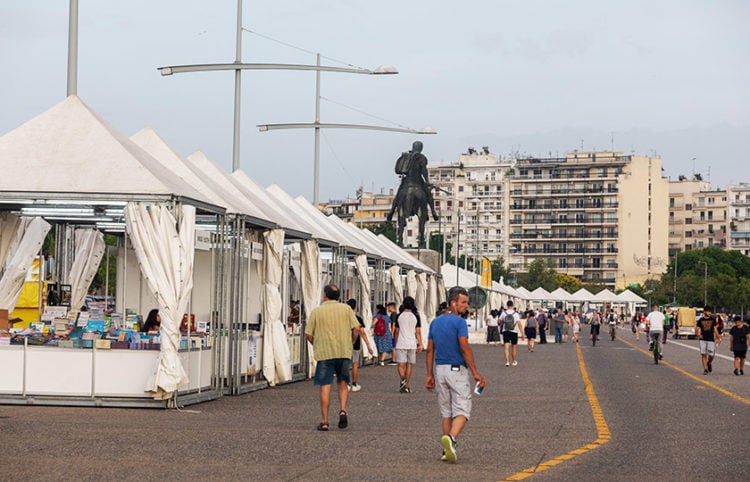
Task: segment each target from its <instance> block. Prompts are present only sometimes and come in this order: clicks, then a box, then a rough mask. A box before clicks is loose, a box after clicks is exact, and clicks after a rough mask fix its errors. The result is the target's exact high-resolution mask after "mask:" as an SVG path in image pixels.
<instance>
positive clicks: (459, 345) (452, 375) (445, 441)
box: [425, 286, 487, 464]
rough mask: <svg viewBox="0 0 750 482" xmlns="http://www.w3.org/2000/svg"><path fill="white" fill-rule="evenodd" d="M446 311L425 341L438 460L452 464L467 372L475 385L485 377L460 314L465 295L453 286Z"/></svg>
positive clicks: (467, 398)
mask: <svg viewBox="0 0 750 482" xmlns="http://www.w3.org/2000/svg"><path fill="white" fill-rule="evenodd" d="M448 303H449V310H448V313H446V314H443V315H440V316H438V317H437V318H435V319H434V320H433V321H432V323H431V324H430V331H429V336H428V342H427V380H426V381H425V387H426V388H427V390H430V391H432V390H435V391H436V392H437V396H438V405H439V406H440V414H441V415H442V418H443V421H442V425H443V436H442V438H441V439H440V443H441V444H442V446H443V456H442V458H441V460H443V461H446V462H450V463H452V464H455V463H456V459H457V455H456V438H458V435H459V434H460V433H461V430H463V428H464V426H465V425H466V422H468V421H469V416H470V414H471V393H472V390H473V387H472V383H471V381H470V379H469V372H471V375H472V376H473V378H474V380H475V381H476V382H478V383H479V386H481V387H484V386H485V385H487V380H486V379H485V378H484V376H482V374H480V373H479V371H477V367H476V365H475V364H474V353H473V352H472V351H471V347H470V346H469V330H468V329H467V326H466V320H464V319H463V318H461V316H460V315H462V314H463V313H465V312H466V310H467V308H468V307H469V294H468V293H467V292H466V290H465V289H464V288H461V287H460V286H456V287H453V288H451V289H450V291H449V292H448Z"/></svg>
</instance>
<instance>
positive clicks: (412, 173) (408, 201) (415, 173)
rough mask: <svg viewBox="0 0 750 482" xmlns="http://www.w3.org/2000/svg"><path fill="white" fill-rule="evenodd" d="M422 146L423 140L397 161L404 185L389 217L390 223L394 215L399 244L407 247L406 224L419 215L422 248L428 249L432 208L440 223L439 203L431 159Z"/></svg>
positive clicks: (397, 167) (397, 169)
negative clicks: (427, 228) (427, 231)
mask: <svg viewBox="0 0 750 482" xmlns="http://www.w3.org/2000/svg"><path fill="white" fill-rule="evenodd" d="M422 147H423V146H422V143H421V142H420V141H416V142H414V144H412V149H411V151H409V152H404V153H402V154H401V157H399V158H398V159H397V160H396V174H398V175H399V176H400V177H401V183H400V184H399V186H398V191H396V196H395V197H394V198H393V205H392V206H391V211H390V212H389V213H388V216H387V217H386V222H388V223H390V222H391V221H392V219H393V215H394V214H395V215H396V220H397V226H398V229H397V239H398V245H399V246H402V247H403V245H404V227H405V226H406V221H407V220H408V219H409V218H410V217H412V216H414V215H416V216H417V218H418V219H419V247H420V248H425V247H426V243H425V224H426V223H427V217H428V216H429V214H430V213H429V212H428V211H427V210H428V208H429V210H430V211H431V212H432V218H433V219H434V220H435V221H437V220H438V215H437V213H436V212H435V202H434V200H433V198H432V189H433V187H434V186H433V185H432V184H430V175H429V173H428V172H427V158H426V157H425V156H424V154H422Z"/></svg>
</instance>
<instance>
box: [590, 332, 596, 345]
mask: <svg viewBox="0 0 750 482" xmlns="http://www.w3.org/2000/svg"><path fill="white" fill-rule="evenodd" d="M591 343H593V345H594V346H596V332H594V336H592V337H591Z"/></svg>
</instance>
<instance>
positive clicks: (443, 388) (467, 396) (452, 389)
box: [435, 365, 473, 420]
mask: <svg viewBox="0 0 750 482" xmlns="http://www.w3.org/2000/svg"><path fill="white" fill-rule="evenodd" d="M471 380H472V378H471V377H470V376H469V369H468V368H466V367H465V366H463V365H461V366H460V367H459V368H458V371H455V370H453V369H451V365H436V366H435V391H437V396H438V406H439V407H440V415H441V416H442V417H443V418H454V417H457V416H459V415H463V416H464V417H466V419H467V420H468V419H469V416H470V415H471V393H472V391H473V390H472V386H471Z"/></svg>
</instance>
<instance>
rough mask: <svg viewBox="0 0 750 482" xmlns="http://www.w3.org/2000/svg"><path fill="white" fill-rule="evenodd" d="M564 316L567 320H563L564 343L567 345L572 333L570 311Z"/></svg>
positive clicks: (565, 312)
mask: <svg viewBox="0 0 750 482" xmlns="http://www.w3.org/2000/svg"><path fill="white" fill-rule="evenodd" d="M563 314H564V315H565V318H563V324H562V342H563V343H567V342H568V334H569V333H570V312H569V311H568V310H565V311H564V312H563Z"/></svg>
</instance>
